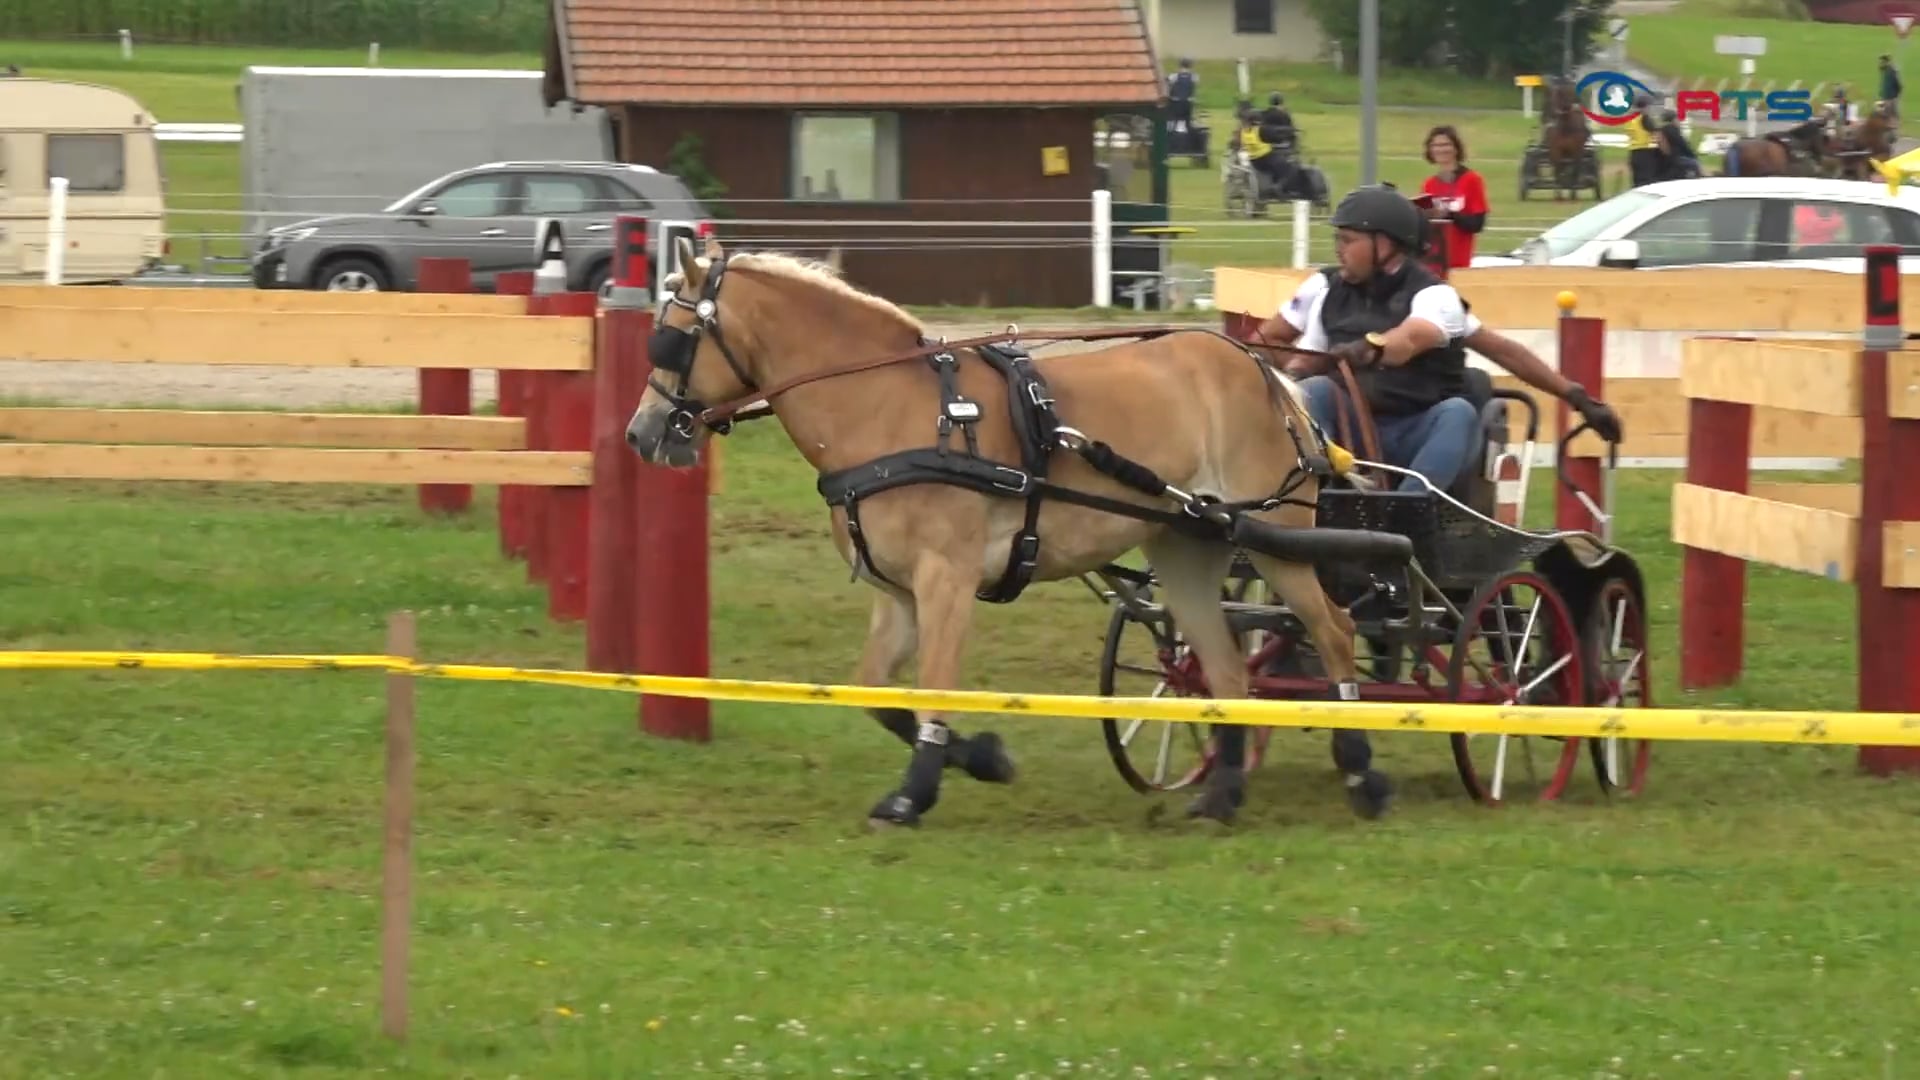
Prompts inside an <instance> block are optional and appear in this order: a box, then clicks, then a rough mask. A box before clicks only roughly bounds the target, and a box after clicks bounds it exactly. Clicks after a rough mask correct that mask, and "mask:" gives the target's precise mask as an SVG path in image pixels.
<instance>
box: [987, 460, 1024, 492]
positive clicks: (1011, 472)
mask: <svg viewBox="0 0 1920 1080" xmlns="http://www.w3.org/2000/svg"><path fill="white" fill-rule="evenodd" d="M993 471H994V472H995V473H998V474H1001V475H1004V476H1011V477H1014V479H1015V482H1014V483H1012V484H1005V483H1002V482H1000V481H998V480H994V481H991V483H992V484H993V486H994V487H996V488H998V489H1000V490H1001V491H1006V492H1010V493H1012V494H1014V495H1025V494H1026V493H1027V489H1028V488H1030V487H1032V486H1033V477H1031V476H1029V475H1027V474H1026V473H1024V472H1021V471H1020V470H1019V469H1010V468H1008V467H1006V466H1005V465H995V466H994V467H993Z"/></svg>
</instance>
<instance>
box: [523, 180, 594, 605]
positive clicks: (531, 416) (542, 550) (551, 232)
mask: <svg viewBox="0 0 1920 1080" xmlns="http://www.w3.org/2000/svg"><path fill="white" fill-rule="evenodd" d="M537 232H538V236H537V238H536V239H537V240H538V244H537V247H536V250H537V251H538V252H539V259H540V268H539V269H537V270H535V271H534V272H533V296H532V298H531V299H529V300H528V301H527V313H528V314H530V315H559V314H561V308H562V307H564V304H563V303H561V302H559V301H558V300H557V298H558V297H560V296H563V295H566V292H567V265H566V257H565V254H564V250H563V242H562V237H561V235H560V230H559V228H558V226H557V224H556V223H555V222H554V221H553V220H552V219H551V218H549V219H545V220H542V221H541V223H540V226H539V228H538V230H537ZM549 239H551V242H552V247H553V250H552V251H551V252H549V250H548V244H549ZM589 314H591V312H589ZM557 384H558V378H557V377H556V374H555V373H554V372H550V371H529V372H526V373H525V374H524V375H523V377H522V379H521V383H520V385H521V400H522V401H524V402H525V403H526V408H527V448H528V449H529V450H555V449H558V447H557V446H556V445H555V444H554V441H553V434H552V432H551V430H550V428H551V425H552V422H553V410H552V409H551V408H550V407H549V406H548V404H547V398H548V396H549V395H550V394H552V392H553V390H554V388H555V386H556V385H557ZM552 494H553V491H552V489H549V488H543V487H532V488H528V489H527V495H526V504H525V505H526V510H525V513H526V519H527V580H528V581H530V582H535V581H546V580H547V574H548V565H547V564H548V561H549V560H548V552H547V542H548V541H549V540H550V539H551V538H552V533H551V531H550V530H549V529H548V527H547V519H548V518H549V517H551V516H552V506H551V504H552Z"/></svg>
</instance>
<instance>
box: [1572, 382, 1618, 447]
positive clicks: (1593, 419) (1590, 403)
mask: <svg viewBox="0 0 1920 1080" xmlns="http://www.w3.org/2000/svg"><path fill="white" fill-rule="evenodd" d="M1567 404H1569V405H1571V406H1573V408H1574V410H1575V411H1576V412H1578V413H1579V414H1580V418H1581V419H1582V420H1585V421H1586V422H1587V426H1588V427H1591V428H1592V429H1593V431H1594V434H1596V435H1598V436H1600V437H1601V438H1603V439H1605V440H1607V441H1608V442H1610V443H1617V442H1619V441H1620V440H1621V438H1622V433H1621V430H1620V414H1619V413H1616V412H1614V411H1613V409H1612V408H1611V407H1609V406H1608V405H1607V404H1606V403H1605V402H1603V401H1595V400H1594V399H1593V398H1592V396H1591V395H1589V394H1588V393H1587V388H1586V387H1584V386H1581V385H1580V384H1579V383H1574V384H1573V386H1572V388H1571V389H1569V390H1568V391H1567Z"/></svg>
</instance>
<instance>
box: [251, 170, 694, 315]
mask: <svg viewBox="0 0 1920 1080" xmlns="http://www.w3.org/2000/svg"><path fill="white" fill-rule="evenodd" d="M618 214H641V215H644V216H645V217H646V218H647V251H648V253H649V255H651V254H652V253H653V252H654V251H655V248H656V245H655V243H654V238H655V237H657V236H658V235H659V233H658V229H659V227H660V225H661V223H663V222H685V223H687V224H689V225H698V224H699V223H700V222H704V221H705V220H707V211H706V208H705V207H703V206H702V205H701V204H700V201H699V200H698V199H696V198H694V196H693V193H692V192H691V191H689V190H687V187H686V185H685V184H682V183H681V182H680V179H679V177H676V176H673V175H672V174H670V173H663V172H660V171H658V170H656V169H652V168H649V167H648V166H645V165H623V164H618V163H615V162H596V161H499V162H492V163H490V164H486V165H478V166H475V167H473V168H470V169H461V170H459V171H457V172H452V173H448V174H447V175H446V176H442V177H440V178H439V179H437V180H434V181H432V182H430V183H428V184H426V185H424V186H422V187H421V188H419V189H418V190H416V191H414V192H412V193H411V194H408V195H406V196H404V197H403V198H401V199H399V200H397V201H395V202H394V203H393V204H392V205H390V206H388V207H386V208H385V209H384V210H381V211H380V212H379V213H377V214H343V215H335V216H331V217H317V218H310V219H308V220H306V221H297V222H294V223H292V224H289V225H281V226H277V227H275V228H273V229H270V230H268V232H267V234H266V236H265V237H263V238H262V239H261V241H260V245H259V247H258V248H257V249H256V250H255V251H254V253H253V284H254V286H255V287H257V288H261V289H326V290H332V291H380V290H397V291H402V292H410V291H412V290H414V289H415V288H417V287H418V285H419V263H420V259H421V258H423V257H429V256H446V257H452V258H464V259H466V260H467V262H468V264H469V265H470V266H471V267H472V268H473V287H474V288H475V289H476V290H478V291H481V292H492V291H493V288H494V277H495V275H497V274H499V273H500V272H502V271H510V270H532V269H534V268H535V267H536V266H537V265H538V263H539V259H538V254H537V252H536V250H535V245H536V240H535V237H534V232H535V229H536V228H537V227H538V225H539V222H540V220H541V219H542V218H555V219H558V220H559V222H560V228H561V233H562V236H563V237H564V239H565V241H566V256H567V257H566V261H567V286H568V288H570V289H576V290H581V291H586V292H598V291H600V289H601V287H602V286H603V285H604V284H605V283H606V280H607V268H608V264H609V262H610V261H611V259H612V255H613V219H614V217H615V216H616V215H618Z"/></svg>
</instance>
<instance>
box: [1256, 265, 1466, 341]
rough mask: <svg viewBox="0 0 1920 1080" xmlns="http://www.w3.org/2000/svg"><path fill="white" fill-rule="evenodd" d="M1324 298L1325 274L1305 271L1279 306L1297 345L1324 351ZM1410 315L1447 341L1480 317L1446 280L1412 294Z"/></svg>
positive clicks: (1452, 339) (1455, 338) (1460, 336)
mask: <svg viewBox="0 0 1920 1080" xmlns="http://www.w3.org/2000/svg"><path fill="white" fill-rule="evenodd" d="M1326 300H1327V276H1326V275H1325V274H1322V273H1319V272H1315V273H1312V274H1309V275H1307V277H1306V279H1305V280H1304V281H1302V282H1300V287H1299V288H1298V289H1295V290H1294V293H1293V296H1292V298H1291V299H1289V300H1288V301H1287V302H1286V303H1285V304H1283V305H1281V307H1280V317H1281V318H1282V319H1285V320H1286V321H1287V325H1288V326H1291V327H1293V328H1294V329H1295V330H1298V331H1300V337H1299V339H1298V340H1296V341H1295V342H1294V345H1296V346H1297V347H1299V348H1302V349H1313V350H1316V351H1321V352H1324V351H1325V350H1326V348H1327V331H1326V328H1325V327H1323V326H1321V325H1320V309H1321V308H1322V307H1323V306H1325V304H1326ZM1407 317H1408V318H1410V319H1424V320H1426V321H1427V322H1430V323H1432V324H1433V325H1435V326H1437V327H1439V328H1440V330H1441V332H1442V333H1444V334H1446V335H1447V340H1448V341H1458V340H1460V339H1461V338H1464V337H1468V336H1471V335H1472V334H1474V333H1475V332H1477V331H1478V330H1479V329H1480V320H1479V319H1478V318H1475V317H1474V316H1473V315H1471V314H1468V312H1467V308H1466V305H1465V304H1464V303H1462V302H1461V300H1460V293H1459V292H1458V291H1456V290H1455V289H1454V287H1453V286H1451V285H1449V284H1447V283H1446V282H1444V281H1443V282H1440V283H1438V284H1434V285H1429V286H1427V287H1426V288H1424V289H1421V290H1420V291H1419V292H1417V293H1414V294H1413V306H1412V309H1411V310H1410V311H1408V313H1407Z"/></svg>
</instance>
